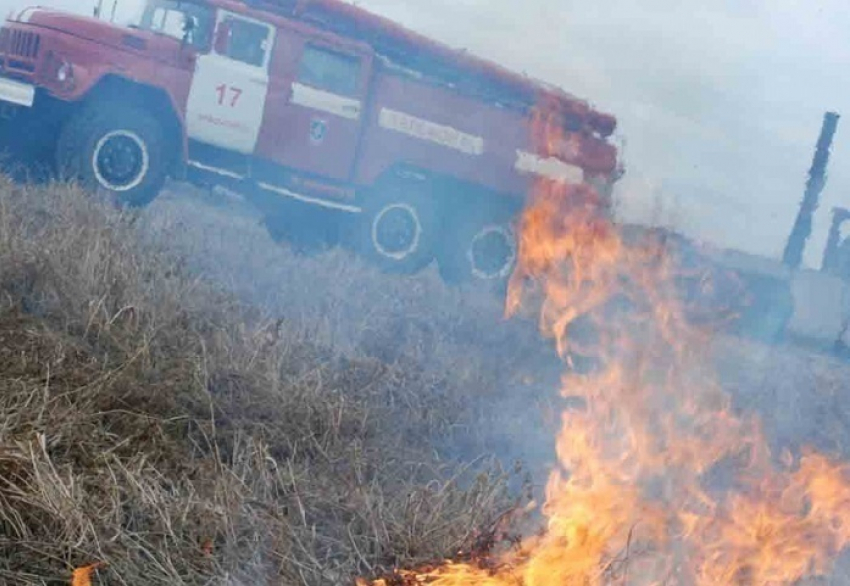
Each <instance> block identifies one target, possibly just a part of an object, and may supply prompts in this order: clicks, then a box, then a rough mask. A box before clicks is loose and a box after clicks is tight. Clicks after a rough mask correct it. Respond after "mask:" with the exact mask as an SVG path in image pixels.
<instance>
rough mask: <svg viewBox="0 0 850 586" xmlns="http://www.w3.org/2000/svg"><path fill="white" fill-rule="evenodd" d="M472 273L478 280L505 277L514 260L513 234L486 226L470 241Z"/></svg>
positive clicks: (502, 229)
mask: <svg viewBox="0 0 850 586" xmlns="http://www.w3.org/2000/svg"><path fill="white" fill-rule="evenodd" d="M469 260H470V262H471V264H472V273H473V274H474V275H475V276H476V277H478V278H479V279H486V280H490V279H500V278H504V277H507V276H508V274H509V273H510V271H511V269H512V268H513V265H514V261H515V260H516V244H515V242H514V238H513V234H512V233H511V231H510V230H508V229H507V228H504V227H502V226H487V227H485V228H483V229H482V230H481V231H479V232H478V234H476V235H475V237H474V238H473V239H472V244H471V245H470V247H469Z"/></svg>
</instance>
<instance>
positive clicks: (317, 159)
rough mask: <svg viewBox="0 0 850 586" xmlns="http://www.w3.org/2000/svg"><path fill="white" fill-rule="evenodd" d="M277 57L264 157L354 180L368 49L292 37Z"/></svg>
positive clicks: (263, 138) (366, 88) (262, 149)
mask: <svg viewBox="0 0 850 586" xmlns="http://www.w3.org/2000/svg"><path fill="white" fill-rule="evenodd" d="M287 37H288V38H287V39H286V42H283V43H280V45H279V47H278V49H277V55H276V56H275V59H276V60H277V61H278V66H279V68H280V69H279V71H280V75H279V76H278V75H277V73H276V75H275V79H274V80H273V82H272V86H273V88H272V91H271V93H270V95H269V102H268V103H267V106H266V122H265V124H264V126H263V130H262V134H261V138H260V146H259V149H258V150H259V154H260V155H261V156H265V157H266V158H270V159H272V160H274V161H275V162H277V163H279V164H281V165H284V166H286V167H289V168H291V169H295V170H299V171H303V172H306V173H311V174H316V175H320V176H323V177H325V178H329V179H336V180H341V181H344V180H347V179H349V178H350V177H351V175H352V172H353V166H354V161H355V156H356V152H357V147H358V145H359V142H360V130H361V126H362V123H363V117H364V109H365V108H364V105H365V103H366V97H367V94H368V91H369V78H370V73H371V65H372V56H371V53H369V52H368V51H367V50H366V49H365V48H362V47H359V46H351V47H348V46H346V45H345V44H344V43H342V42H339V43H332V42H330V41H328V40H327V39H318V38H311V37H307V36H302V35H300V34H299V35H296V34H293V36H292V37H289V35H287Z"/></svg>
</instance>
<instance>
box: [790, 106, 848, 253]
mask: <svg viewBox="0 0 850 586" xmlns="http://www.w3.org/2000/svg"><path fill="white" fill-rule="evenodd" d="M838 118H839V116H838V114H836V113H835V112H827V113H826V114H824V116H823V126H822V127H821V131H820V138H818V144H817V148H816V149H815V157H814V160H812V168H811V169H810V170H809V180H808V181H807V182H806V192H805V194H804V195H803V201H802V202H801V203H800V212H799V213H798V214H797V220H796V221H795V222H794V229H793V230H791V235H790V236H789V237H788V243H787V244H786V245H785V252H784V253H783V255H782V262H784V263H785V264H786V265H788V266H789V267H791V268H792V269H797V268H799V267H800V264H801V263H802V262H803V251H804V250H805V248H806V241H807V240H808V239H809V236H811V234H812V216H813V215H814V213H815V210H817V208H818V203H819V201H820V194H821V192H822V191H823V188H824V185H826V166H827V163H829V149H830V148H831V147H832V139H833V137H834V136H835V130H836V128H837V127H838Z"/></svg>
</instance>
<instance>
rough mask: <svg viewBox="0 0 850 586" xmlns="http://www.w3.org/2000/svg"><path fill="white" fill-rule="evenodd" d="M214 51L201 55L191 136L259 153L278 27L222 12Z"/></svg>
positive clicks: (190, 111) (189, 113)
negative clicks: (258, 140) (256, 150)
mask: <svg viewBox="0 0 850 586" xmlns="http://www.w3.org/2000/svg"><path fill="white" fill-rule="evenodd" d="M217 20H218V22H217V26H216V42H215V47H214V48H213V50H212V51H211V52H210V53H208V54H205V55H200V56H199V57H198V59H197V64H196V66H195V75H194V77H193V79H192V88H191V90H190V92H189V100H188V104H187V106H186V118H187V120H186V124H187V129H188V134H189V138H191V139H194V140H197V141H199V142H202V143H206V144H210V145H214V146H217V147H222V148H225V149H228V150H232V151H236V152H239V153H244V154H253V152H254V150H255V148H256V145H257V139H258V137H259V134H260V127H261V125H262V122H263V110H264V109H265V104H266V95H267V93H268V87H269V73H268V71H269V62H270V60H271V53H272V48H273V46H274V39H275V32H276V31H275V27H273V26H272V25H270V24H268V23H265V22H262V21H259V20H254V19H251V18H247V17H245V16H242V15H238V14H234V13H231V12H227V11H224V10H222V11H219V14H218V19H217Z"/></svg>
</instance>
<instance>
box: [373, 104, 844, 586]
mask: <svg viewBox="0 0 850 586" xmlns="http://www.w3.org/2000/svg"><path fill="white" fill-rule="evenodd" d="M534 132H535V138H536V139H537V142H538V144H539V147H538V148H539V150H540V152H541V153H542V154H543V155H546V154H548V153H550V152H553V151H554V150H556V149H557V148H558V145H560V144H563V139H564V137H563V135H562V130H561V127H560V125H559V124H557V123H554V122H550V116H549V115H548V114H547V113H546V112H545V111H542V110H541V111H539V112H538V113H537V115H536V117H535V126H534ZM676 276H677V263H676V255H675V254H674V253H673V252H671V251H670V250H668V249H667V248H666V247H665V246H664V243H663V242H662V241H661V240H660V239H658V238H655V237H646V238H645V239H643V240H642V241H637V242H632V241H629V242H628V244H626V242H625V241H624V238H623V235H622V233H621V232H620V231H619V230H618V228H617V226H616V225H615V224H614V223H613V222H612V221H611V219H610V217H609V216H608V215H607V213H605V211H604V206H602V205H600V201H599V196H598V195H597V194H596V193H595V192H594V191H593V190H592V189H591V188H589V187H586V186H572V185H566V184H562V183H555V182H551V181H541V182H540V183H539V185H538V186H537V188H536V190H535V193H534V194H533V197H532V200H531V204H530V205H529V207H528V208H527V210H526V211H525V212H524V214H523V217H522V220H521V226H520V246H519V265H518V268H517V270H516V272H515V274H514V275H513V277H512V280H511V283H510V287H509V292H508V300H507V312H508V314H510V315H513V314H515V313H516V312H517V311H519V310H520V309H522V308H527V307H530V306H532V305H533V306H535V307H536V306H537V305H539V316H540V328H541V331H542V332H543V334H544V335H546V336H548V337H551V338H552V339H553V340H554V342H555V343H556V344H557V348H558V351H559V354H560V356H561V357H562V358H563V360H564V362H565V364H566V365H567V367H568V368H567V370H566V372H565V374H564V375H563V384H562V390H561V392H562V395H563V396H564V397H567V398H570V399H571V400H570V405H573V406H574V407H571V408H569V409H566V410H565V411H564V412H563V414H562V427H561V432H560V434H559V436H558V438H557V453H558V459H559V462H558V467H557V469H556V470H555V471H553V473H552V474H551V477H550V479H549V482H548V485H547V491H546V503H545V506H544V508H543V513H544V514H545V517H546V520H547V526H546V530H545V531H544V532H542V534H541V535H539V536H535V537H531V538H526V539H525V540H523V541H521V542H520V543H519V544H518V545H517V546H515V547H508V548H505V549H503V550H502V551H501V552H498V553H494V554H492V555H493V559H491V560H487V561H486V563H485V562H482V561H480V560H471V561H453V562H447V563H445V564H444V565H441V566H439V567H436V568H433V569H420V570H417V571H414V572H408V573H401V574H398V575H396V576H395V577H393V578H387V579H384V580H378V581H377V582H373V583H372V584H373V586H397V585H406V584H420V583H427V584H431V585H434V586H544V585H551V584H581V585H583V586H593V585H603V584H610V583H612V582H617V583H622V584H640V585H644V584H647V585H648V584H683V585H697V586H709V585H729V584H747V585H753V586H767V585H779V584H793V583H795V582H797V581H798V580H800V579H803V578H806V577H812V576H817V575H824V574H827V573H828V572H829V571H830V569H831V563H832V560H833V559H834V558H835V556H836V555H837V554H838V553H840V552H841V550H842V549H844V548H845V547H846V546H847V545H848V542H850V469H848V467H847V466H846V465H845V464H843V463H838V462H834V461H832V460H830V459H829V458H827V457H825V456H823V455H820V454H817V453H814V452H809V453H804V454H802V455H798V456H792V455H791V454H789V453H786V454H782V455H777V454H773V453H771V450H770V448H769V446H768V443H767V441H766V438H765V437H764V434H763V432H762V430H761V428H760V424H759V421H758V420H757V419H756V418H755V417H750V416H742V415H740V414H737V413H735V412H734V411H733V409H732V408H731V399H730V397H729V396H728V394H727V393H726V392H725V391H724V390H723V389H722V388H721V387H720V385H719V383H718V382H717V379H716V377H715V376H714V375H713V372H712V369H711V367H710V365H709V360H708V356H707V354H708V353H707V352H706V350H707V349H708V348H709V346H710V343H711V341H712V340H711V336H710V334H709V332H707V331H706V330H705V329H704V328H702V327H697V326H695V325H693V324H692V323H690V322H689V321H688V319H686V315H687V313H688V311H687V310H688V308H687V307H686V306H685V303H684V302H683V301H682V300H681V297H680V295H679V293H678V291H677V287H676V284H675V280H676ZM578 331H581V332H582V335H576V332H578ZM588 332H590V334H588ZM575 405H578V407H575ZM360 584H361V585H365V584H366V582H362V581H361V582H360Z"/></svg>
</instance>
